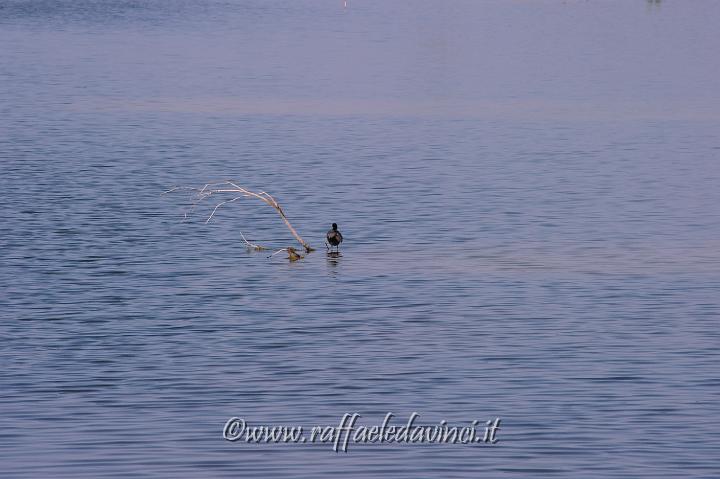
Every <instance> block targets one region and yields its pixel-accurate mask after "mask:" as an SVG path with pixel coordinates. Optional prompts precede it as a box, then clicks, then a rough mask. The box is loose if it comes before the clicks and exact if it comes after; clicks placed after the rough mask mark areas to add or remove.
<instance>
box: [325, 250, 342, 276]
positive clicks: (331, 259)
mask: <svg viewBox="0 0 720 479" xmlns="http://www.w3.org/2000/svg"><path fill="white" fill-rule="evenodd" d="M340 258H342V254H340V253H338V252H337V251H333V252H328V254H327V264H328V266H329V267H330V268H331V271H332V272H335V268H337V266H338V264H340Z"/></svg>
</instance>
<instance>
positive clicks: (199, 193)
mask: <svg viewBox="0 0 720 479" xmlns="http://www.w3.org/2000/svg"><path fill="white" fill-rule="evenodd" d="M173 191H192V192H193V195H192V197H191V201H192V206H191V208H190V210H189V211H187V212H185V218H186V219H187V217H188V216H189V215H190V214H191V213H192V212H193V211H194V210H195V208H196V207H197V205H198V204H199V203H200V202H201V201H203V200H205V199H207V198H210V197H227V196H230V198H229V199H226V200H223V201H220V202H219V203H217V204H216V205H215V207H214V208H213V210H212V213H210V216H209V217H208V218H207V219H206V220H205V223H206V224H207V223H209V222H210V220H212V219H213V216H215V213H216V212H217V210H218V208H220V207H221V206H222V205H224V204H227V203H232V202H234V201H237V200H239V199H241V198H257V199H258V200H260V201H262V202H263V203H265V204H267V205H270V206H272V207H273V209H274V210H275V211H277V213H278V214H279V215H280V217H281V218H282V220H283V222H285V225H286V226H287V227H288V229H289V230H290V233H292V235H293V236H294V237H295V239H296V240H298V242H299V243H300V244H301V245H302V247H303V248H304V249H305V252H306V253H310V252H311V251H314V250H315V249H314V248H313V247H311V246H310V245H309V244H308V243H307V242H306V241H305V240H304V239H302V237H301V236H300V235H299V234H298V232H297V230H295V228H293V226H292V225H291V224H290V221H289V220H288V219H287V216H285V212H284V211H283V210H282V208H281V207H280V205H279V204H278V202H277V200H275V198H273V197H272V195H270V194H269V193H266V192H265V191H259V192H257V193H256V192H254V191H250V190H247V189H245V188H243V187H241V186H239V185H238V184H237V183H235V182H234V181H231V180H225V181H219V182H216V183H208V184H206V185H205V186H203V187H202V188H193V187H188V186H176V187H174V188H171V189H169V190H167V191H165V192H163V194H167V193H172V192H173ZM240 236H241V237H242V239H243V241H244V242H245V245H246V246H247V247H248V248H251V249H254V250H258V251H260V250H267V249H270V248H266V247H265V246H261V245H258V244H254V243H251V242H249V241H248V240H247V239H246V238H245V235H243V234H242V232H240ZM281 251H287V252H288V257H289V258H288V259H290V261H297V260H298V259H301V258H303V256H301V255H299V254H298V253H297V251H296V250H295V249H294V248H291V247H288V248H283V249H281V250H278V251H276V252H275V253H273V254H272V255H270V256H271V257H272V256H274V255H275V254H277V253H279V252H281Z"/></svg>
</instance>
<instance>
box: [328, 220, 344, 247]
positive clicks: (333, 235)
mask: <svg viewBox="0 0 720 479" xmlns="http://www.w3.org/2000/svg"><path fill="white" fill-rule="evenodd" d="M342 240H343V237H342V234H341V233H340V232H339V231H338V229H337V223H333V224H332V229H331V230H330V231H328V233H327V242H328V244H329V245H330V251H331V252H332V247H333V246H335V247H336V248H337V249H338V253H339V252H340V243H342Z"/></svg>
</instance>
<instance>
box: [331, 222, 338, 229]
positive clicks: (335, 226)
mask: <svg viewBox="0 0 720 479" xmlns="http://www.w3.org/2000/svg"><path fill="white" fill-rule="evenodd" d="M332 226H333V230H335V231H337V223H333V225H332Z"/></svg>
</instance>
